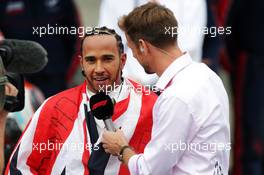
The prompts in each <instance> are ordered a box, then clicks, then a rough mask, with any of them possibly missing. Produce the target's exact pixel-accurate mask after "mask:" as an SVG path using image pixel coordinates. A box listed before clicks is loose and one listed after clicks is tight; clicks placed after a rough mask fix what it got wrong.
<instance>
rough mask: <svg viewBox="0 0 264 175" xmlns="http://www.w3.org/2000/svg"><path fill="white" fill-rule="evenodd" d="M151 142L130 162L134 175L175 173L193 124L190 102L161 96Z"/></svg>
mask: <svg viewBox="0 0 264 175" xmlns="http://www.w3.org/2000/svg"><path fill="white" fill-rule="evenodd" d="M153 114H154V118H153V129H152V136H151V141H150V142H149V143H148V144H147V146H146V148H145V150H144V153H143V154H139V155H135V156H133V157H131V158H130V160H129V162H128V165H129V170H130V173H131V174H133V175H148V174H151V175H161V174H171V173H172V168H173V167H174V166H175V165H176V164H177V163H178V161H179V160H180V158H181V157H182V155H183V153H184V151H185V150H180V149H179V146H180V143H186V144H187V138H188V134H189V132H190V129H191V126H192V122H193V120H192V116H191V114H190V111H189V109H188V106H187V104H185V103H184V102H183V101H181V100H180V99H178V98H176V97H169V98H165V99H161V100H159V101H158V102H157V104H156V105H155V107H154V113H153Z"/></svg>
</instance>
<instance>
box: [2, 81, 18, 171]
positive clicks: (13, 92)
mask: <svg viewBox="0 0 264 175" xmlns="http://www.w3.org/2000/svg"><path fill="white" fill-rule="evenodd" d="M17 94H18V90H17V88H16V87H15V86H14V85H12V84H11V83H9V82H7V83H5V95H9V96H14V97H15V96H17ZM7 114H8V112H7V111H6V110H4V109H2V110H1V111H0V174H2V171H3V168H4V135H5V125H6V117H7Z"/></svg>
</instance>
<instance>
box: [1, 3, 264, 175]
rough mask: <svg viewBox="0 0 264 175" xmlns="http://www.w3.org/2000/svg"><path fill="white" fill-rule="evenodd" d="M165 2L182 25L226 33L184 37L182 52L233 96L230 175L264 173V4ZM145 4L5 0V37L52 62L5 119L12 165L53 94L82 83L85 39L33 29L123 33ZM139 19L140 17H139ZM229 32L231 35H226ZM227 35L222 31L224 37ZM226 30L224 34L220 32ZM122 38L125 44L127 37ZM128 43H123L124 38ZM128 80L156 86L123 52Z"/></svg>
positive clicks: (28, 85) (29, 82) (29, 80)
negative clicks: (128, 17)
mask: <svg viewBox="0 0 264 175" xmlns="http://www.w3.org/2000/svg"><path fill="white" fill-rule="evenodd" d="M152 1H158V2H160V3H161V4H164V5H166V6H167V7H168V8H170V9H171V10H172V11H173V12H174V13H175V16H176V18H177V20H178V22H179V25H180V26H185V27H186V26H187V27H186V28H184V27H183V29H187V28H188V27H190V28H196V27H197V28H201V27H207V28H209V29H210V28H211V29H213V28H214V27H217V28H222V29H221V31H220V32H219V31H218V34H216V35H212V33H211V34H210V33H208V34H205V35H204V34H202V35H201V33H199V34H197V35H192V33H191V32H187V33H186V34H182V35H180V36H179V43H180V45H181V47H182V49H183V50H184V51H188V52H190V53H191V56H192V57H193V58H194V59H195V61H198V62H204V63H206V64H207V65H208V66H209V67H210V68H211V69H213V70H214V71H215V72H216V73H217V74H219V75H220V76H221V78H222V79H223V81H224V84H225V86H226V89H227V91H228V94H229V99H230V123H231V128H232V143H231V144H232V150H231V152H232V155H231V159H230V174H232V175H233V174H234V175H242V174H243V175H263V174H264V160H263V158H264V150H263V148H264V146H263V144H264V52H263V50H264V44H263V41H264V23H263V22H261V21H263V19H262V17H264V16H263V15H264V14H263V13H264V2H263V1H261V0H251V1H249V0H178V1H177V0H152ZM144 2H147V0H101V1H100V0H0V36H1V37H5V38H8V39H11V38H14V39H24V40H34V41H37V42H39V43H40V44H42V45H43V47H44V48H45V49H46V50H47V51H48V57H49V63H48V65H47V67H46V68H45V69H44V70H42V71H41V72H39V73H37V74H32V75H26V83H25V93H26V107H25V109H24V110H23V111H21V112H16V113H11V114H10V116H9V119H8V122H7V129H6V146H5V156H6V160H8V157H9V155H10V154H11V151H12V149H13V147H14V145H15V143H16V142H17V140H18V138H19V136H20V135H21V133H22V132H23V130H24V129H25V127H26V124H27V122H28V121H29V120H30V117H31V115H32V114H33V112H34V111H35V110H36V109H37V108H38V107H39V105H40V104H41V103H42V102H43V101H44V99H45V98H48V97H49V96H51V95H54V94H56V93H58V92H60V91H62V90H64V89H66V88H70V87H72V86H75V85H77V84H79V83H80V82H82V81H83V78H82V75H81V71H80V68H79V50H80V41H81V37H79V36H78V35H69V34H68V35H67V34H64V35H44V36H42V37H40V36H39V35H33V28H32V27H42V26H48V25H50V26H54V27H56V26H64V27H76V28H77V27H80V26H84V27H88V28H89V27H96V26H103V25H107V26H108V27H110V28H114V29H116V30H117V32H121V31H120V29H118V27H117V24H116V21H117V18H118V17H120V15H122V14H126V13H128V12H129V11H131V10H132V9H133V8H134V7H136V6H138V5H140V4H142V3H144ZM139 20H140V19H139ZM227 28H228V30H226V29H227ZM223 31H224V33H223ZM221 33H222V34H221ZM120 34H121V35H122V38H123V39H124V35H123V34H122V33H120ZM124 42H125V40H124ZM126 52H127V54H128V61H127V62H128V63H127V65H126V67H125V70H124V75H125V76H128V77H131V78H132V79H135V80H136V81H139V82H141V83H142V84H145V85H153V84H154V83H155V81H156V79H157V77H156V76H155V75H146V74H145V73H144V72H143V70H142V68H140V67H139V65H138V63H137V62H136V60H135V58H133V57H132V55H131V51H130V50H129V49H128V48H127V47H126Z"/></svg>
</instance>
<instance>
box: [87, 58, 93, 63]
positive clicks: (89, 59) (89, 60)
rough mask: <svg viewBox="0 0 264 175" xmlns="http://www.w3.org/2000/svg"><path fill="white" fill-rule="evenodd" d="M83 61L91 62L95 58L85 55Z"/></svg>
mask: <svg viewBox="0 0 264 175" xmlns="http://www.w3.org/2000/svg"><path fill="white" fill-rule="evenodd" d="M85 61H86V62H90V63H92V62H94V61H95V58H90V57H86V58H85Z"/></svg>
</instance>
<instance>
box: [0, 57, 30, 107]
mask: <svg viewBox="0 0 264 175" xmlns="http://www.w3.org/2000/svg"><path fill="white" fill-rule="evenodd" d="M6 82H10V83H11V84H12V85H14V86H15V87H16V88H17V89H18V94H17V96H16V97H14V96H7V95H5V83H6ZM24 105H25V89H24V77H23V76H22V75H20V74H17V73H11V72H6V71H5V67H4V65H3V61H2V58H1V56H0V109H3V108H4V109H5V110H6V111H8V112H17V111H21V110H22V109H23V108H24Z"/></svg>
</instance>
